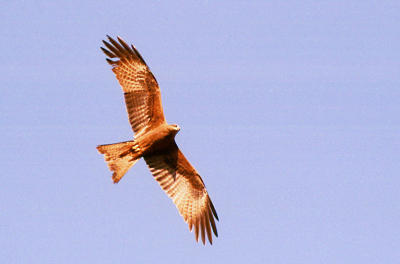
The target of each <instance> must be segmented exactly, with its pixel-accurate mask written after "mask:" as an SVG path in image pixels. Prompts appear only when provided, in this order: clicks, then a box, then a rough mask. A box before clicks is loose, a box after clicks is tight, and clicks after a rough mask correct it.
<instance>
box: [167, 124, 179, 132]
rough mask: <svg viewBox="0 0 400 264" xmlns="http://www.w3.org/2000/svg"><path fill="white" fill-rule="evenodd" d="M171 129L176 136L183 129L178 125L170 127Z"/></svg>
mask: <svg viewBox="0 0 400 264" xmlns="http://www.w3.org/2000/svg"><path fill="white" fill-rule="evenodd" d="M169 127H170V129H171V130H172V132H173V133H174V134H175V135H176V134H177V133H178V132H179V130H181V128H180V127H179V126H178V125H176V124H173V125H170V126H169Z"/></svg>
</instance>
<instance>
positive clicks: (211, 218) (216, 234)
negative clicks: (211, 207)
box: [208, 211, 218, 237]
mask: <svg viewBox="0 0 400 264" xmlns="http://www.w3.org/2000/svg"><path fill="white" fill-rule="evenodd" d="M208 216H209V218H210V222H211V227H212V230H213V232H214V235H215V236H216V237H218V232H217V227H216V225H215V221H214V217H213V215H212V212H211V211H208Z"/></svg>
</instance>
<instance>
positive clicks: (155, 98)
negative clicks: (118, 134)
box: [101, 37, 165, 136]
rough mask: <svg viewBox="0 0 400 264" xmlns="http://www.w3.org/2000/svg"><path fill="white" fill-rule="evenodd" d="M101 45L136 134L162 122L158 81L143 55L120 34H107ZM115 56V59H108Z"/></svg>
mask: <svg viewBox="0 0 400 264" xmlns="http://www.w3.org/2000/svg"><path fill="white" fill-rule="evenodd" d="M108 40H109V42H110V43H109V42H106V41H103V43H104V45H105V46H106V48H107V49H106V48H101V49H102V50H103V52H104V53H105V54H106V55H107V56H108V57H109V58H107V62H108V63H109V64H111V65H112V66H113V69H112V70H113V72H114V73H115V75H116V77H117V79H118V82H119V84H120V85H121V87H122V90H123V91H124V97H125V104H126V110H127V112H128V116H129V122H130V124H131V126H132V129H133V131H134V132H135V133H136V136H138V135H139V134H141V133H144V132H145V131H148V130H149V129H150V128H152V127H156V126H158V125H160V124H162V123H165V118H164V113H163V111H162V105H161V94H160V88H159V87H158V83H157V81H156V79H155V78H154V75H153V74H152V73H151V71H150V69H149V67H148V66H147V65H146V63H145V61H144V60H143V58H142V56H141V55H140V54H139V52H138V51H137V50H136V49H135V47H134V46H133V45H132V46H129V45H128V44H126V43H125V42H124V41H123V40H122V39H121V38H119V37H118V41H119V42H117V41H115V40H114V39H112V38H110V37H108ZM111 59H116V60H111Z"/></svg>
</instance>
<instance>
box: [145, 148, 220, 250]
mask: <svg viewBox="0 0 400 264" xmlns="http://www.w3.org/2000/svg"><path fill="white" fill-rule="evenodd" d="M144 159H145V161H146V163H147V165H148V166H149V168H150V171H151V173H152V174H153V176H154V178H155V179H156V180H157V181H158V183H159V184H160V186H161V188H162V189H163V190H164V191H165V192H166V193H167V195H168V196H169V197H170V198H171V199H172V201H173V202H174V204H175V205H176V207H177V209H178V211H179V213H180V214H181V215H182V217H183V219H184V220H185V221H186V223H187V224H188V225H189V229H190V230H192V228H193V227H194V231H195V236H196V240H197V241H198V237H199V232H200V234H201V239H202V241H203V244H204V243H205V235H207V237H208V240H209V242H210V244H212V233H211V229H212V231H213V232H214V234H215V236H218V233H217V228H216V225H215V221H214V217H215V218H216V219H217V220H218V216H217V213H216V211H215V209H214V205H213V204H212V202H211V199H210V197H209V196H208V193H207V190H206V188H205V186H204V183H203V180H202V179H201V177H200V175H199V174H198V173H197V172H196V170H195V169H194V168H193V166H192V165H191V164H190V163H189V162H188V161H187V159H186V158H185V156H184V155H183V154H182V152H181V151H180V150H179V149H178V147H177V146H176V144H174V146H173V147H171V148H169V150H168V151H166V152H163V153H158V154H155V155H151V156H145V157H144Z"/></svg>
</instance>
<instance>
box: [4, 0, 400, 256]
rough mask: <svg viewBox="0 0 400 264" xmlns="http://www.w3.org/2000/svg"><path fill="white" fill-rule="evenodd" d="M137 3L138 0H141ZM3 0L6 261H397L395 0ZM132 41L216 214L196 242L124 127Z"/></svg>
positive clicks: (399, 43) (399, 79) (399, 38)
mask: <svg viewBox="0 0 400 264" xmlns="http://www.w3.org/2000/svg"><path fill="white" fill-rule="evenodd" d="M143 2H145V1H143ZM143 2H142V3H139V2H137V1H133V0H129V1H108V2H107V1H1V6H0V16H1V19H0V21H1V22H0V25H1V27H0V33H1V34H0V49H1V62H2V63H1V65H0V72H1V74H0V83H1V94H0V133H1V137H2V140H1V142H0V147H1V154H0V163H1V188H0V262H1V263H113V264H114V263H160V262H162V263H187V262H190V263H307V264H309V263H398V261H399V259H400V250H399V245H400V224H399V223H400V195H399V189H400V178H399V172H400V52H399V47H400V2H399V1H307V0H306V1H146V3H145V4H144V3H143ZM106 34H110V35H111V36H116V35H120V36H122V37H123V38H124V39H125V40H126V41H127V42H129V43H133V44H135V46H136V47H137V48H138V50H139V51H140V52H141V54H142V55H143V57H144V58H145V60H146V61H147V63H148V64H149V66H150V68H151V69H152V71H153V73H154V74H155V76H156V78H157V80H158V82H159V84H160V86H161V91H162V99H163V105H164V111H165V114H166V117H167V120H168V121H169V122H170V123H178V124H179V125H180V126H181V128H182V130H181V131H180V133H179V134H178V135H177V138H176V139H177V142H178V145H179V146H180V147H181V149H182V151H183V152H184V153H185V155H186V156H187V158H188V159H189V160H190V161H191V163H192V164H193V165H194V166H195V167H196V169H197V170H198V171H199V173H200V174H201V175H202V177H203V179H204V181H205V183H206V186H207V189H208V191H209V193H210V195H211V198H212V199H213V202H214V204H215V206H216V209H217V211H218V214H219V216H220V222H219V223H217V226H218V231H219V235H220V236H219V238H217V239H215V241H214V245H213V246H209V245H207V246H203V245H202V244H201V243H196V242H195V240H194V235H193V234H192V233H189V231H188V228H187V225H186V224H185V223H184V221H183V220H182V218H181V217H180V215H179V214H178V212H177V210H176V209H175V206H174V205H173V203H172V202H171V201H170V200H169V198H168V197H167V196H166V195H165V194H164V192H163V191H162V190H161V189H160V187H159V185H158V184H157V183H156V181H154V179H153V177H152V176H151V174H150V172H149V170H148V169H147V166H146V165H145V163H144V162H143V161H140V162H139V163H137V164H136V165H135V166H134V167H133V168H132V169H131V170H130V171H129V172H128V173H127V175H126V176H125V177H124V178H123V179H122V181H121V182H120V183H119V184H118V185H114V184H112V182H111V178H110V177H111V173H110V172H109V171H108V168H107V166H106V164H105V162H104V161H103V157H102V156H101V155H100V154H98V153H97V150H96V148H95V147H96V145H98V144H106V143H114V142H118V141H123V140H129V139H131V138H132V131H131V129H130V126H129V123H128V119H127V115H126V112H125V105H124V102H123V96H122V92H121V88H120V87H119V85H118V83H117V81H116V79H115V77H114V75H113V73H112V72H111V70H110V67H109V65H108V64H107V63H106V61H105V59H104V57H105V56H104V55H103V54H102V52H101V51H100V49H99V47H100V45H101V40H102V39H104V38H105V35H106Z"/></svg>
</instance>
